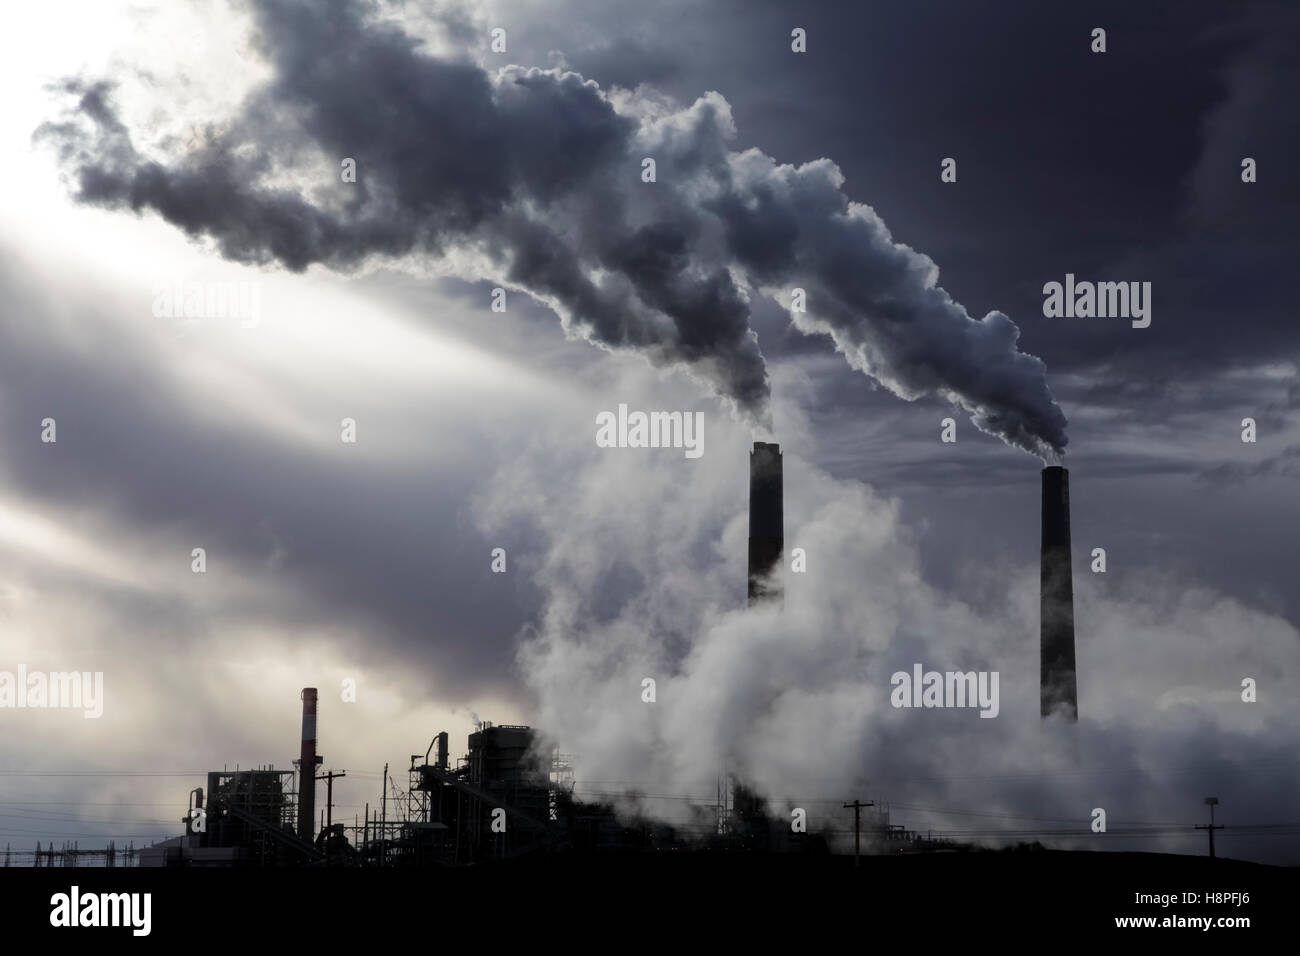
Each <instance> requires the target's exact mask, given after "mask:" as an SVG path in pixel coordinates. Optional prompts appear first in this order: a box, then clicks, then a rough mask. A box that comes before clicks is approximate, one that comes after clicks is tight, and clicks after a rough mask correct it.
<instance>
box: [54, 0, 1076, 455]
mask: <svg viewBox="0 0 1300 956" xmlns="http://www.w3.org/2000/svg"><path fill="white" fill-rule="evenodd" d="M252 9H253V11H254V15H255V23H256V30H257V36H256V40H257V43H258V46H259V48H260V50H261V52H262V54H263V55H264V56H265V57H266V58H267V60H268V62H269V64H270V66H271V68H272V70H273V76H272V78H271V79H270V80H269V81H268V82H267V83H266V84H265V85H264V86H262V87H261V88H259V89H258V90H257V91H256V92H255V94H254V95H252V96H251V97H250V98H249V99H248V100H247V101H246V102H245V103H244V104H243V106H242V109H241V110H240V112H239V114H238V115H237V116H235V117H234V118H233V119H232V120H231V121H230V122H228V123H227V124H226V125H225V126H224V127H223V128H222V129H220V130H218V131H214V132H212V134H211V142H210V144H209V145H208V146H207V147H206V148H205V149H203V150H201V151H198V152H194V153H191V154H187V155H181V156H174V157H173V158H172V159H171V160H170V161H169V162H167V163H165V164H164V163H159V162H155V161H151V160H149V159H148V158H146V156H144V155H143V154H142V152H141V150H140V148H139V147H138V146H137V145H136V143H135V142H134V140H133V138H132V134H131V131H130V130H128V129H127V128H126V126H125V125H124V124H123V123H122V122H121V121H120V120H119V119H118V117H117V114H116V112H115V110H114V108H113V105H112V100H111V93H112V90H111V88H110V87H109V86H108V85H106V84H103V83H87V82H83V81H78V80H73V81H68V82H67V84H66V88H67V90H68V92H70V93H73V94H76V95H77V97H78V103H77V106H76V108H75V109H74V110H73V111H72V113H71V115H70V116H69V117H67V118H66V119H65V120H64V121H63V122H59V123H49V124H46V125H44V126H42V127H41V129H40V130H38V133H37V135H38V137H40V138H43V139H45V140H48V141H50V142H52V143H54V144H55V145H56V146H57V148H58V149H59V151H60V153H61V156H62V159H63V161H64V163H65V165H66V168H67V169H68V170H69V171H70V172H71V174H72V178H73V180H74V183H75V190H76V196H77V198H78V199H79V200H80V201H82V202H86V203H91V204H96V205H100V206H106V207H110V208H130V209H132V210H134V211H136V212H143V211H145V210H149V211H153V212H156V213H158V214H160V215H161V216H163V217H164V218H165V219H166V220H167V221H169V222H171V223H173V224H175V225H176V226H179V227H180V228H182V229H184V230H185V231H186V232H187V233H189V234H190V235H192V236H196V237H198V236H207V237H211V238H212V239H213V240H215V242H216V244H217V248H218V249H219V250H220V252H221V254H222V255H224V256H226V257H229V258H231V259H234V260H238V261H242V262H249V263H269V262H278V263H280V264H282V265H283V266H285V267H287V268H289V269H291V270H295V271H300V270H303V269H305V268H306V267H307V266H309V265H311V264H312V263H322V264H324V265H327V266H329V267H331V268H335V269H340V270H348V269H352V268H355V267H357V266H359V265H360V264H362V263H364V262H366V261H368V260H370V259H372V258H376V257H378V258H390V259H393V258H402V257H411V258H417V257H428V258H431V259H436V260H441V261H443V262H447V261H448V259H447V258H445V257H448V256H449V254H454V255H451V256H450V258H451V259H454V263H453V265H452V268H453V269H456V270H458V271H461V272H462V273H466V272H468V273H471V274H470V275H467V276H466V277H471V278H480V277H487V276H488V275H491V276H493V277H500V278H503V279H504V280H505V281H507V282H509V283H512V284H514V285H516V286H519V287H522V288H523V289H525V290H527V291H528V292H529V293H530V294H532V295H533V296H535V297H537V298H539V299H541V300H543V301H545V302H546V303H548V304H549V305H550V306H551V307H552V308H553V309H554V310H555V311H556V312H557V313H558V314H559V315H560V317H561V319H562V321H563V322H564V324H565V326H566V328H568V329H571V330H573V331H575V332H577V333H578V334H580V335H582V336H584V337H585V338H587V339H588V340H589V341H591V342H593V343H595V344H597V345H599V346H601V347H603V348H607V349H611V350H633V351H635V352H637V353H638V354H640V355H642V356H644V357H645V358H646V359H647V360H648V361H650V362H651V363H652V364H654V365H656V366H663V367H683V368H686V369H688V370H689V371H691V372H692V373H693V374H695V375H697V376H698V377H700V378H701V379H703V380H704V381H705V382H707V383H708V384H709V385H710V386H711V387H712V388H713V389H714V390H715V391H716V392H717V393H718V394H719V395H721V396H722V397H724V398H725V399H727V400H728V401H729V402H731V403H732V404H733V405H734V406H735V408H736V409H737V410H738V411H739V412H740V413H741V414H742V415H743V416H745V417H746V418H747V419H748V420H750V421H751V422H753V423H754V424H756V425H759V426H764V427H770V412H769V408H768V404H769V396H770V392H769V384H768V376H767V371H766V367H765V363H764V360H763V355H762V353H761V352H760V350H759V347H758V341H757V337H756V335H755V334H754V332H753V331H752V330H751V329H750V327H749V308H748V293H747V291H746V288H745V286H746V285H748V286H750V287H752V288H757V289H761V290H763V291H764V292H767V293H769V294H772V295H776V296H781V295H784V294H786V293H787V292H788V289H789V287H790V286H795V285H797V286H801V287H803V288H805V289H806V290H807V291H808V296H809V312H808V313H806V314H798V315H796V316H795V317H794V318H795V322H796V324H797V326H798V327H799V328H800V329H801V330H803V331H805V332H824V333H829V334H830V335H831V336H832V337H833V338H834V341H835V343H836V345H837V347H838V348H839V349H840V350H841V351H843V352H844V353H845V355H846V357H847V359H848V360H849V362H850V363H851V364H852V365H853V366H854V367H855V368H858V369H860V370H861V371H863V372H865V373H866V374H868V375H870V376H872V377H874V378H876V379H877V380H879V381H880V382H881V383H883V384H884V385H885V386H887V387H888V388H889V389H891V390H892V391H893V392H895V393H896V394H898V395H900V396H902V397H903V398H906V399H909V400H911V399H915V398H918V397H921V396H925V395H932V396H938V397H941V398H945V399H947V400H949V401H951V402H953V403H954V404H957V405H959V406H960V407H962V408H964V409H966V410H967V411H968V412H970V413H971V416H972V419H973V421H974V422H975V423H976V425H977V426H978V427H980V428H981V429H983V430H984V431H986V432H988V433H990V434H993V435H997V436H998V437H1000V438H1001V439H1002V440H1003V441H1006V442H1007V443H1009V444H1012V445H1015V446H1017V447H1020V448H1023V449H1025V450H1027V451H1030V452H1032V453H1035V454H1039V455H1042V456H1044V457H1052V456H1054V455H1056V454H1058V453H1059V452H1060V451H1061V450H1062V449H1063V448H1064V446H1065V441H1066V439H1065V416H1064V414H1063V413H1062V412H1061V410H1060V408H1059V407H1057V405H1056V404H1055V402H1054V401H1053V400H1052V397H1051V393H1050V392H1049V390H1048V388H1047V384H1046V380H1045V372H1046V369H1045V367H1044V365H1043V363H1042V362H1041V361H1039V360H1038V359H1037V358H1035V357H1033V356H1030V355H1026V354H1024V353H1022V352H1020V351H1018V350H1017V348H1016V339H1017V336H1018V330H1017V329H1016V327H1015V325H1014V324H1013V323H1012V322H1011V321H1010V319H1008V318H1007V317H1006V316H1005V315H1003V314H1002V313H1000V312H991V313H989V314H988V315H987V316H985V317H984V318H983V319H981V320H974V319H972V318H971V317H970V316H969V315H968V314H967V313H966V311H965V310H964V309H963V308H962V307H961V306H960V305H959V304H957V303H955V302H953V301H952V299H951V298H950V297H949V296H948V295H947V293H946V292H944V291H943V290H942V289H941V288H939V287H937V286H936V285H935V279H936V275H937V270H936V269H935V266H934V263H933V262H931V260H929V259H928V258H927V257H925V256H923V255H920V254H918V253H916V252H914V251H912V250H911V249H909V248H908V247H906V246H903V245H898V244H895V243H894V242H893V241H892V239H891V238H890V235H889V232H888V229H887V228H886V227H885V225H884V223H883V222H881V220H880V219H879V218H878V217H877V216H876V215H875V213H874V212H872V211H871V210H870V209H869V208H868V207H865V206H861V205H858V204H854V203H851V202H850V201H849V199H848V197H847V196H845V195H844V194H843V193H842V192H841V191H840V186H841V183H842V177H841V175H840V173H839V170H838V169H837V168H836V167H835V166H834V164H833V163H831V162H830V161H829V160H818V161H817V162H814V163H809V164H806V165H804V166H801V167H799V168H797V169H796V168H794V167H790V166H780V165H778V164H777V163H776V162H775V161H774V160H772V159H770V158H769V157H767V156H765V155H764V154H762V153H761V152H759V151H757V150H749V151H746V152H743V153H734V152H732V151H731V150H730V149H729V148H728V145H727V144H728V141H729V140H730V139H732V138H733V137H734V135H735V129H734V126H733V124H732V121H731V115H730V108H729V107H728V105H727V103H726V101H725V100H724V99H723V98H722V97H721V96H720V95H718V94H717V93H708V94H706V95H705V96H703V97H701V98H700V99H699V100H697V101H696V102H695V103H694V104H693V105H692V106H690V107H689V108H687V109H682V110H678V111H676V112H671V111H665V110H664V109H662V107H660V106H657V105H651V104H650V103H648V102H647V101H644V100H639V99H637V98H635V97H628V98H626V99H620V100H619V102H617V103H616V102H615V101H614V100H613V99H611V97H610V96H609V95H607V94H606V93H604V92H603V91H602V90H601V89H600V88H599V87H598V86H597V85H596V84H595V83H593V82H590V81H587V80H584V79H583V78H582V77H580V76H578V75H577V74H574V73H568V72H561V71H558V70H550V71H542V70H536V69H523V68H520V67H516V66H507V67H504V68H502V69H501V70H498V71H495V72H491V71H488V70H485V69H483V68H482V67H480V66H478V65H476V64H474V63H471V62H468V61H463V60H453V59H447V58H439V57H436V56H432V55H429V54H427V53H425V52H423V51H421V50H418V49H417V44H416V41H415V40H414V39H412V38H411V37H410V36H408V35H406V34H405V33H403V32H402V31H401V29H400V28H398V27H396V26H393V25H391V24H382V23H378V22H377V21H376V20H375V19H374V18H373V17H371V16H370V15H371V14H372V13H373V12H374V11H375V10H376V7H375V6H374V5H373V4H371V3H368V2H364V0H314V2H311V3H304V2H298V0H258V2H255V3H253V4H252ZM308 147H310V149H311V150H314V151H316V154H317V156H316V158H323V159H324V160H325V161H326V163H327V164H333V168H334V169H337V168H338V167H337V164H338V162H339V161H340V160H341V159H342V158H343V157H352V158H355V159H356V161H357V167H358V177H357V182H356V183H355V184H342V183H338V182H329V183H324V182H316V183H315V184H314V185H313V184H311V183H303V181H304V177H303V176H302V175H298V176H297V177H296V178H297V180H298V181H299V182H300V183H303V188H301V189H294V188H288V187H285V186H283V185H279V183H282V182H283V181H284V179H285V177H284V175H283V174H284V173H285V172H286V170H292V169H293V168H294V166H293V163H294V159H295V158H296V157H297V156H299V155H302V154H303V153H304V152H308V151H309V150H308ZM645 157H652V158H654V159H655V162H656V164H657V181H656V182H654V183H645V182H642V179H641V170H642V159H643V158H645ZM327 168H328V166H327ZM273 176H274V177H275V182H274V183H273V182H272V177H273ZM470 260H472V261H473V262H474V263H476V264H475V265H473V266H470V265H468V264H467V263H468V262H469V261H470Z"/></svg>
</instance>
